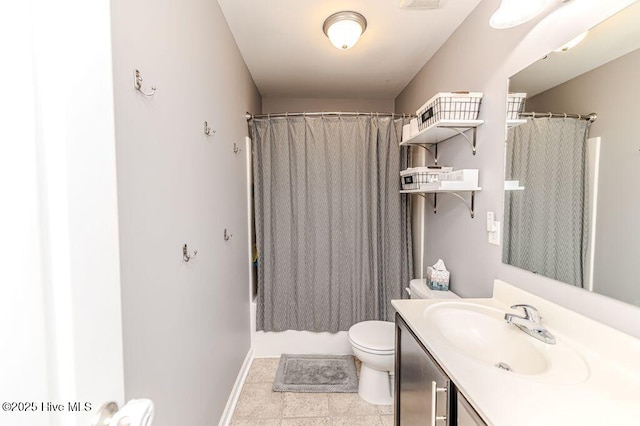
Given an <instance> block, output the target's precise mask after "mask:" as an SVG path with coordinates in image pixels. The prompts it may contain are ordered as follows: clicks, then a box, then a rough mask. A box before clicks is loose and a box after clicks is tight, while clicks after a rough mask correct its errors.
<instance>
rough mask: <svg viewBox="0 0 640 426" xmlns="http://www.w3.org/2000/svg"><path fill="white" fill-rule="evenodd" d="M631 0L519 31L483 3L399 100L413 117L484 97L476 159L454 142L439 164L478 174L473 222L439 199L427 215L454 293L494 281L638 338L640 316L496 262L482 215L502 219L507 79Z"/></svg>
mask: <svg viewBox="0 0 640 426" xmlns="http://www.w3.org/2000/svg"><path fill="white" fill-rule="evenodd" d="M632 2H633V1H631V0H626V1H625V0H615V1H608V2H600V1H597V0H583V1H580V2H567V3H558V4H554V5H553V6H551V13H548V14H546V15H543V16H541V17H538V18H536V19H534V20H533V21H530V22H528V23H526V24H524V25H521V26H519V27H515V28H512V29H507V30H495V29H492V28H491V27H490V26H489V25H488V22H489V18H490V16H491V14H492V13H493V11H495V10H496V9H497V8H498V6H499V4H500V1H499V0H485V1H483V2H481V3H480V4H479V5H478V7H477V8H476V9H475V10H474V12H473V13H472V14H471V15H470V16H469V17H468V18H467V19H466V20H465V22H464V23H463V24H462V25H461V26H460V27H459V28H458V29H457V30H456V32H455V33H454V34H453V35H452V36H451V37H450V38H449V39H448V40H447V42H446V43H445V45H444V46H443V47H442V48H441V49H440V50H439V51H438V52H437V53H436V55H435V56H434V57H433V58H432V59H431V60H430V61H429V62H428V63H427V64H426V65H425V67H424V68H423V69H422V70H420V71H419V72H418V74H417V75H416V77H415V78H414V79H413V80H412V81H411V83H409V85H408V86H407V87H406V88H405V89H404V90H403V91H402V93H401V94H400V95H399V96H398V98H397V99H396V108H395V109H396V112H398V113H402V112H415V110H416V109H417V108H418V107H419V106H420V105H422V103H423V102H425V101H426V100H427V99H429V98H430V97H431V96H432V95H433V94H435V93H437V92H442V91H454V90H478V91H483V92H484V93H485V97H484V100H483V105H482V110H481V117H480V118H482V119H484V120H486V122H485V124H484V125H482V126H481V127H480V128H479V129H478V154H477V155H476V156H472V155H471V151H470V148H469V147H468V145H467V144H466V142H465V141H463V140H460V138H457V139H455V140H450V141H447V142H446V143H444V144H441V145H440V156H441V161H440V163H441V164H442V165H454V166H455V167H456V168H477V169H480V181H481V182H480V185H481V186H482V187H483V191H482V192H481V193H479V195H478V197H477V198H476V218H475V219H470V218H469V215H468V213H467V211H466V209H465V207H464V206H462V205H461V204H460V203H459V202H458V201H457V200H455V199H454V198H453V197H448V198H447V197H446V196H441V197H440V198H439V199H438V213H437V214H435V215H434V214H433V213H432V212H430V211H429V209H427V212H426V213H425V217H426V229H425V234H426V235H425V237H426V243H425V244H426V247H425V254H424V258H425V262H426V263H427V264H431V263H434V262H435V260H437V258H438V257H441V258H443V259H444V260H445V262H446V263H447V265H448V267H449V268H450V270H451V287H452V289H453V290H454V291H455V292H457V293H458V294H460V295H461V296H465V297H471V296H490V295H491V291H492V286H493V280H494V279H496V278H499V279H502V280H505V281H506V282H509V283H512V284H514V285H518V286H520V287H522V288H524V289H525V290H527V291H530V292H533V293H535V294H538V295H540V296H542V297H545V298H547V299H549V300H551V301H553V302H556V303H558V304H560V305H563V306H566V307H568V308H570V309H573V310H575V311H577V312H580V313H582V314H584V315H587V316H589V317H592V318H594V319H596V320H599V321H602V322H604V323H606V324H609V325H611V326H614V327H616V328H619V329H621V330H623V331H626V332H627V333H630V334H633V335H636V336H640V309H638V308H635V307H633V306H631V305H628V304H624V303H622V302H618V301H616V300H613V299H609V298H606V297H604V296H601V295H598V294H593V293H588V292H586V291H584V290H581V289H577V288H575V287H571V286H569V285H566V284H562V283H559V282H557V281H554V280H550V279H548V278H544V277H540V276H537V275H535V274H532V273H530V272H527V271H523V270H520V269H517V268H514V267H511V266H509V265H503V264H502V262H501V247H498V246H493V245H489V244H488V243H487V233H486V221H485V218H486V213H487V211H494V212H495V213H496V217H497V220H499V221H500V222H502V217H503V185H504V184H503V181H504V140H505V125H504V123H505V118H504V117H505V112H506V111H505V110H506V105H505V104H506V102H505V99H506V95H507V79H508V78H509V76H511V75H513V74H515V73H516V72H517V71H519V70H521V69H522V68H524V67H525V66H527V65H529V64H530V63H532V62H534V61H536V60H537V59H539V58H541V57H543V56H544V55H545V54H546V53H547V52H549V51H551V50H553V49H555V48H556V47H557V46H559V45H561V44H563V43H564V42H566V41H567V40H570V39H571V38H573V37H574V36H575V35H576V34H579V33H580V32H582V31H584V30H586V29H588V28H591V27H592V26H594V25H595V24H597V23H598V22H600V21H602V20H603V19H605V18H607V17H608V16H610V15H612V14H613V13H615V12H617V11H618V10H620V9H621V8H622V7H624V6H626V5H628V4H630V3H632Z"/></svg>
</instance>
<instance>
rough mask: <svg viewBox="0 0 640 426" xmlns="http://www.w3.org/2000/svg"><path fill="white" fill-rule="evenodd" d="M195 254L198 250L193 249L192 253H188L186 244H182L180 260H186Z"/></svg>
mask: <svg viewBox="0 0 640 426" xmlns="http://www.w3.org/2000/svg"><path fill="white" fill-rule="evenodd" d="M197 255H198V250H194V251H193V254H189V248H188V247H187V245H186V244H185V245H183V246H182V260H184V261H185V262H188V261H190V260H191V259H194V258H195V257H196V256H197Z"/></svg>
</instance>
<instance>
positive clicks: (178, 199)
mask: <svg viewBox="0 0 640 426" xmlns="http://www.w3.org/2000/svg"><path fill="white" fill-rule="evenodd" d="M111 12H112V31H113V62H114V64H113V73H114V86H115V87H114V90H115V119H116V151H117V173H118V202H119V220H120V242H121V248H120V250H121V269H122V274H121V275H122V309H123V334H124V367H125V395H126V398H127V399H131V398H138V397H149V398H151V399H153V400H154V402H155V404H156V417H155V419H154V426H173V425H205V424H207V425H208V424H215V423H217V422H218V420H219V419H220V416H221V414H222V412H223V409H224V407H225V404H226V403H227V398H228V397H229V394H230V392H231V390H232V387H233V385H234V382H235V380H236V377H237V375H238V372H239V370H240V368H241V365H242V363H243V361H244V359H245V357H246V355H247V353H248V351H249V348H250V330H249V300H250V297H249V292H250V290H249V271H250V266H249V261H250V260H249V236H248V225H247V223H248V207H247V172H246V170H247V156H246V155H245V154H246V147H245V136H246V135H247V122H246V119H245V112H246V111H252V112H260V110H261V99H260V95H259V93H258V91H257V89H256V87H255V85H254V83H253V80H252V79H251V76H250V74H249V72H248V70H247V68H246V65H245V63H244V61H243V59H242V57H241V55H240V53H239V51H238V49H237V46H236V44H235V41H234V39H233V36H232V34H231V32H230V30H229V28H228V26H227V24H226V21H225V20H224V17H223V14H222V12H221V10H220V8H219V6H218V3H217V2H216V1H209V0H206V1H205V0H167V1H163V2H157V1H152V0H140V1H136V2H130V1H126V0H112V6H111ZM134 68H137V69H139V70H140V71H141V73H142V76H143V78H144V81H143V88H144V89H145V90H150V87H151V86H152V85H153V86H156V87H157V92H156V94H155V95H154V96H152V97H144V96H143V95H142V94H140V93H139V92H137V91H135V90H134V89H133V86H132V71H133V69H134ZM87 90H90V88H87ZM205 120H207V121H208V122H209V125H210V126H211V128H212V129H214V130H215V131H216V133H215V134H214V135H213V136H206V135H205V134H204V131H203V127H204V121H205ZM96 131H100V129H96ZM88 140H91V138H90V137H89V138H88ZM234 143H236V144H238V145H239V146H240V147H242V148H243V151H242V152H241V153H239V154H237V155H236V154H234V152H233V144H234ZM225 228H226V229H228V231H229V233H230V234H232V235H233V237H232V238H231V239H230V240H229V241H225V240H224V239H223V232H224V229H225ZM185 243H187V244H188V248H189V251H190V252H194V251H195V250H197V251H198V254H197V257H195V258H194V259H192V260H191V261H190V262H189V263H185V262H184V261H183V259H182V246H183V244H185Z"/></svg>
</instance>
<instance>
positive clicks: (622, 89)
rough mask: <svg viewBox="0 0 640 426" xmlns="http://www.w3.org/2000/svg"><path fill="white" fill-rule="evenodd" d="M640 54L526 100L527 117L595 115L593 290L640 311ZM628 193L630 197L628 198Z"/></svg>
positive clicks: (591, 135) (612, 62)
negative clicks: (639, 127)
mask: <svg viewBox="0 0 640 426" xmlns="http://www.w3.org/2000/svg"><path fill="white" fill-rule="evenodd" d="M639 70H640V49H639V50H636V51H633V52H631V53H628V54H626V55H624V56H622V57H620V58H618V59H616V60H614V61H611V62H609V63H608V64H605V65H603V66H601V67H598V68H596V69H594V70H592V71H590V72H587V73H585V74H582V75H580V76H578V77H576V78H574V79H572V80H569V81H568V82H566V83H564V84H561V85H559V86H556V87H554V88H552V89H549V90H547V91H545V92H543V93H540V94H539V95H537V96H534V97H532V98H531V99H529V100H527V110H528V111H541V112H542V111H553V112H576V113H589V112H596V113H597V114H598V120H597V121H596V122H595V123H593V125H592V126H591V130H590V132H589V136H590V137H597V136H600V137H601V138H602V145H601V148H600V173H599V174H598V176H599V182H598V183H599V185H598V186H599V188H598V206H597V216H596V217H597V221H596V239H595V244H596V245H595V247H596V249H595V262H594V290H595V291H597V292H598V293H601V294H604V295H607V296H611V297H615V298H616V299H620V300H624V301H627V302H629V303H633V304H635V305H637V306H640V282H639V279H638V273H637V260H638V259H639V258H640V222H639V221H638V218H639V217H640V197H637V196H635V194H637V191H634V190H633V189H632V188H633V185H634V184H637V183H639V182H640V152H639V150H640V143H639V142H638V136H637V135H638V130H637V117H638V113H639V112H640V99H638V94H640V73H639V72H638V71H639ZM630 191H631V192H630Z"/></svg>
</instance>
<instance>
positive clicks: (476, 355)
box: [393, 280, 640, 426]
mask: <svg viewBox="0 0 640 426" xmlns="http://www.w3.org/2000/svg"><path fill="white" fill-rule="evenodd" d="M523 303H524V304H528V305H532V306H535V307H536V308H537V309H538V311H539V312H540V314H541V316H542V324H543V325H544V327H545V328H546V329H547V330H548V332H549V333H550V334H551V335H552V336H553V338H554V339H555V342H556V343H555V344H550V343H546V342H544V341H542V340H539V339H536V338H534V337H532V336H530V335H529V334H526V333H524V332H523V331H522V330H520V329H519V328H518V327H516V326H515V325H513V324H508V323H507V321H505V319H504V316H505V314H507V313H508V314H510V316H511V317H513V316H515V315H520V314H522V310H514V309H511V306H513V305H517V304H523ZM393 305H394V307H395V308H396V311H397V314H396V381H395V416H396V418H395V422H396V425H397V426H412V425H419V424H420V425H422V424H428V425H432V426H445V425H451V426H454V425H464V426H469V425H471V426H473V425H495V426H512V425H541V424H544V425H563V426H564V425H581V426H584V425H602V424H636V423H637V422H638V419H640V367H638V364H637V360H638V359H640V340H638V339H636V338H634V337H631V336H629V335H626V334H624V333H622V332H620V331H618V330H615V329H612V328H610V327H607V326H605V325H603V324H601V323H598V322H596V321H594V320H591V319H589V318H586V317H584V316H582V315H579V314H577V313H575V312H572V311H570V310H568V309H566V308H563V307H561V306H559V305H555V304H553V303H551V302H549V301H547V300H545V299H542V298H540V297H537V296H535V295H533V294H531V293H527V292H525V291H523V290H521V289H519V288H518V287H515V286H512V285H509V284H507V283H504V282H502V281H499V280H496V282H495V284H494V296H493V297H492V298H490V299H463V300H459V301H458V300H455V301H451V300H394V301H393Z"/></svg>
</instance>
